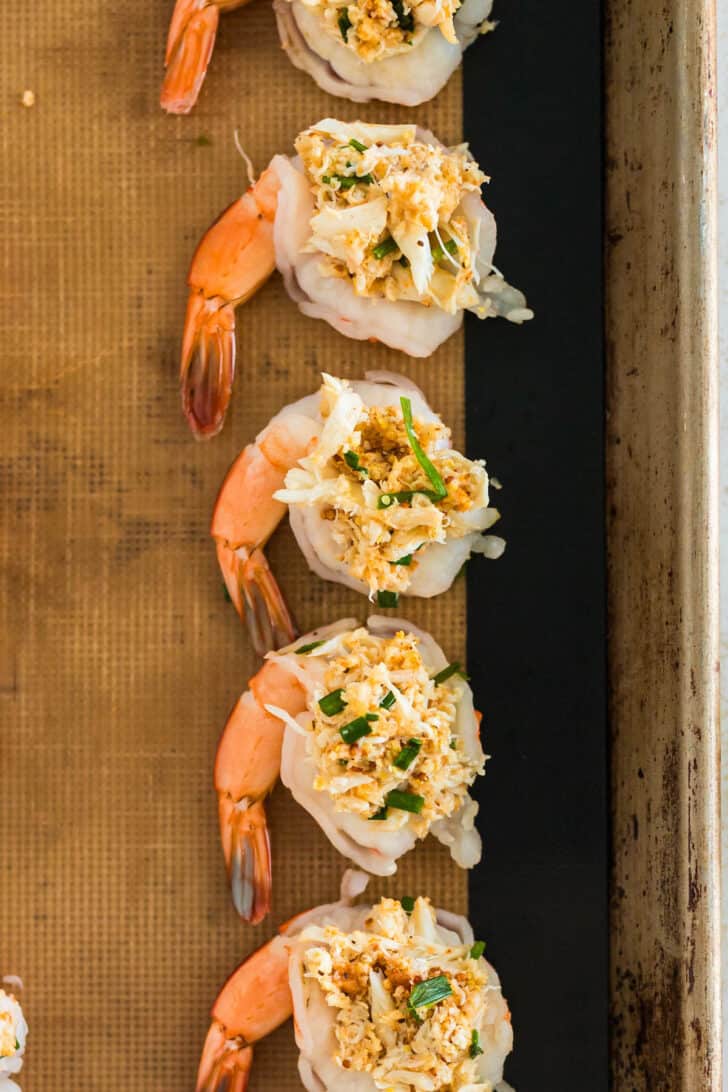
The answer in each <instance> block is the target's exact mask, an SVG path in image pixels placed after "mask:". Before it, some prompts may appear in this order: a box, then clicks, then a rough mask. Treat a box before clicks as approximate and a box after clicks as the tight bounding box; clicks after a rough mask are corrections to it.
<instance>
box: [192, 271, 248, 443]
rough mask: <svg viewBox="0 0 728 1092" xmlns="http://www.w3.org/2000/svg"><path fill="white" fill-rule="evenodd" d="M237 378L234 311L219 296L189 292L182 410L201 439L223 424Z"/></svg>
mask: <svg viewBox="0 0 728 1092" xmlns="http://www.w3.org/2000/svg"><path fill="white" fill-rule="evenodd" d="M234 378H235V310H234V308H233V306H232V304H230V303H226V302H225V300H223V299H221V298H220V297H213V298H212V299H206V298H205V297H204V296H203V295H202V293H201V292H199V291H196V290H195V289H193V290H192V291H191V292H190V296H189V301H188V304H187V315H186V318H185V334H184V341H183V344H182V360H181V364H180V386H181V388H182V409H183V411H184V415H185V417H186V418H187V421H188V423H189V426H190V428H191V430H192V433H193V435H194V436H195V438H196V439H198V440H205V439H209V438H210V437H212V436H216V435H217V434H218V432H219V431H220V429H221V428H222V426H223V422H224V421H225V414H226V412H227V407H228V403H229V402H230V395H231V393H232V389H233V379H234Z"/></svg>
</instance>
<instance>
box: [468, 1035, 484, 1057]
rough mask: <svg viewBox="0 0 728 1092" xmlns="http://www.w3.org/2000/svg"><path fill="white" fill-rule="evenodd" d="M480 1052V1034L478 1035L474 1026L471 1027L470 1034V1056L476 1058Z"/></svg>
mask: <svg viewBox="0 0 728 1092" xmlns="http://www.w3.org/2000/svg"><path fill="white" fill-rule="evenodd" d="M482 1053H483V1048H482V1046H481V1045H480V1036H479V1035H478V1033H477V1031H476V1030H475V1028H473V1031H472V1034H471V1036H470V1057H471V1058H477V1057H478V1055H479V1054H482Z"/></svg>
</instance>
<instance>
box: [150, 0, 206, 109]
mask: <svg viewBox="0 0 728 1092" xmlns="http://www.w3.org/2000/svg"><path fill="white" fill-rule="evenodd" d="M219 21H220V9H219V8H218V6H217V4H211V3H210V0H177V3H176V5H175V9H174V14H173V15H172V22H171V23H170V25H169V34H168V35H167V51H166V55H165V65H166V69H167V71H166V72H165V75H164V82H163V84H162V93H161V95H160V98H159V102H160V105H161V107H162V109H163V110H166V111H167V113H168V114H189V112H190V110H191V109H192V107H193V106H194V105H195V103H196V102H197V97H198V95H199V93H200V88H201V87H202V84H203V82H204V79H205V76H206V74H207V66H208V65H209V63H210V58H211V56H212V51H213V49H214V47H215V37H216V35H217V24H218V23H219Z"/></svg>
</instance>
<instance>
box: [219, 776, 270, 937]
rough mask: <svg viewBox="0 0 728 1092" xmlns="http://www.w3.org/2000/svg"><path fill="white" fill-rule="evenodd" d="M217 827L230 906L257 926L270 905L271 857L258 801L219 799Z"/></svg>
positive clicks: (264, 818) (265, 823) (261, 806)
mask: <svg viewBox="0 0 728 1092" xmlns="http://www.w3.org/2000/svg"><path fill="white" fill-rule="evenodd" d="M220 828H221V832H222V837H223V843H224V846H225V856H226V858H227V866H228V876H229V878H230V890H231V893H232V898H233V905H234V906H235V909H236V910H237V912H238V914H239V915H240V917H241V918H242V919H243V921H247V922H250V924H251V925H257V924H258V922H260V921H262V920H263V918H264V917H265V916H266V914H268V912H269V911H270V907H271V889H272V886H273V884H272V876H271V856H270V838H269V836H268V825H267V822H266V817H265V808H264V806H263V802H262V800H258V801H256V802H255V803H254V804H251V805H250V806H249V807H245V806H244V805H242V804H233V803H232V801H231V800H229V799H226V798H225V797H222V798H221V799H220Z"/></svg>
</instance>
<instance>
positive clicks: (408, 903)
mask: <svg viewBox="0 0 728 1092" xmlns="http://www.w3.org/2000/svg"><path fill="white" fill-rule="evenodd" d="M399 902H400V906H401V907H402V909H403V910H404V912H405V914H411V913H412V911H413V910H414V908H415V900H414V899H413V898H412V896H411V895H403V896H402V898H401V899H400V900H399Z"/></svg>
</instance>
